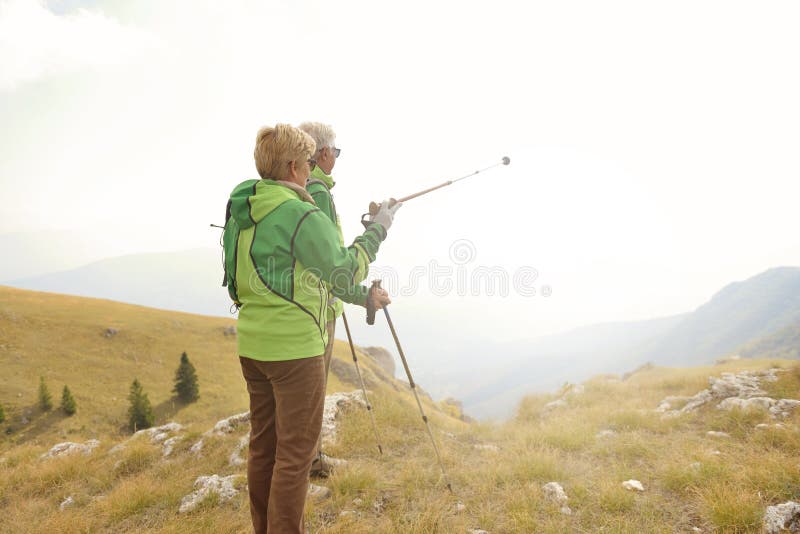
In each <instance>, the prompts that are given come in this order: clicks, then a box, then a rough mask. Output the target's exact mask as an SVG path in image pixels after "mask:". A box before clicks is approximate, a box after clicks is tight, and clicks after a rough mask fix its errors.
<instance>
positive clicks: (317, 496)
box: [308, 484, 331, 502]
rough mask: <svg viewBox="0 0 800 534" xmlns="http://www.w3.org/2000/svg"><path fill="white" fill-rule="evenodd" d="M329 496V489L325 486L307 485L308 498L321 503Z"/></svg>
mask: <svg viewBox="0 0 800 534" xmlns="http://www.w3.org/2000/svg"><path fill="white" fill-rule="evenodd" d="M330 496H331V490H330V488H326V487H325V486H317V485H316V484H309V485H308V498H309V499H311V500H314V501H317V502H319V501H322V500H324V499H327V498H328V497H330Z"/></svg>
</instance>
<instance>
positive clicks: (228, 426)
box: [211, 412, 250, 436]
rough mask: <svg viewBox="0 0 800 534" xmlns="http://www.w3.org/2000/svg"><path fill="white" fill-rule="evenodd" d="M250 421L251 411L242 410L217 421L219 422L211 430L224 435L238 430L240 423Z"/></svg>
mask: <svg viewBox="0 0 800 534" xmlns="http://www.w3.org/2000/svg"><path fill="white" fill-rule="evenodd" d="M248 422H250V412H242V413H239V414H236V415H232V416H230V417H228V418H227V419H222V420H221V421H217V424H215V425H214V428H212V429H211V432H212V433H214V434H216V435H218V436H224V435H225V434H230V433H231V432H233V431H234V430H236V428H237V427H238V426H239V425H242V424H244V423H248Z"/></svg>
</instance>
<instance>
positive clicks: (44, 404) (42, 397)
mask: <svg viewBox="0 0 800 534" xmlns="http://www.w3.org/2000/svg"><path fill="white" fill-rule="evenodd" d="M39 408H41V409H42V410H44V411H45V412H47V411H49V410H51V409H52V408H53V398H52V397H51V396H50V390H48V389H47V384H45V383H44V377H43V376H40V377H39Z"/></svg>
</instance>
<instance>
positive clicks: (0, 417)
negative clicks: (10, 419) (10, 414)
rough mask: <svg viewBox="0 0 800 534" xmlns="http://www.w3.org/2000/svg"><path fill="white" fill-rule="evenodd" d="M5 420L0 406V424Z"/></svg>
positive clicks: (4, 412) (4, 414)
mask: <svg viewBox="0 0 800 534" xmlns="http://www.w3.org/2000/svg"><path fill="white" fill-rule="evenodd" d="M5 420H6V411H5V410H4V409H3V405H2V404H0V423H2V422H3V421H5Z"/></svg>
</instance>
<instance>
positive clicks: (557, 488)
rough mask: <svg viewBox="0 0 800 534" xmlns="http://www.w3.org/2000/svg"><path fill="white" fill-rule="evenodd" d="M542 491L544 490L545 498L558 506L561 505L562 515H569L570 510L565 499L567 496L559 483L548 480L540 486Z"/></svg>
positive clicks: (567, 499)
mask: <svg viewBox="0 0 800 534" xmlns="http://www.w3.org/2000/svg"><path fill="white" fill-rule="evenodd" d="M542 491H544V496H545V498H546V499H547V500H549V501H551V502H554V503H555V504H557V505H558V506H560V507H561V513H562V514H564V515H571V514H572V510H571V509H570V507H569V506H567V501H569V497H567V494H566V492H565V491H564V488H562V487H561V484H559V483H558V482H548V483H547V484H545V485H544V486H542Z"/></svg>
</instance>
